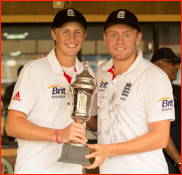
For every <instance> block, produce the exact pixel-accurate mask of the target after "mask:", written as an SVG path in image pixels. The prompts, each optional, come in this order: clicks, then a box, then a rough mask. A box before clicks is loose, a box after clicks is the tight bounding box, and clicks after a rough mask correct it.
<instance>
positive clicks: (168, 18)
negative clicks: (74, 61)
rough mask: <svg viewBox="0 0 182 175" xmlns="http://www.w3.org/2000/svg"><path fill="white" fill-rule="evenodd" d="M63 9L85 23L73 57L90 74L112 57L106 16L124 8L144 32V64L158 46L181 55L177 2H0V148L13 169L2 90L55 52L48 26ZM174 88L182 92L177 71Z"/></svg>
mask: <svg viewBox="0 0 182 175" xmlns="http://www.w3.org/2000/svg"><path fill="white" fill-rule="evenodd" d="M65 8H74V9H76V10H78V11H80V12H81V13H82V14H83V15H84V16H85V18H86V20H87V22H88V30H87V31H88V35H87V37H86V40H85V41H84V43H83V47H82V49H81V51H80V52H79V53H78V58H79V59H80V60H81V61H84V60H89V61H90V62H91V67H92V68H93V69H94V70H95V68H96V67H97V66H98V65H99V64H100V63H101V62H102V61H104V60H109V59H110V58H111V56H110V55H109V53H108V51H107V48H106V46H105V44H104V41H103V26H104V21H106V19H107V16H108V15H109V14H110V13H111V12H112V11H114V10H118V9H127V10H129V11H131V12H133V13H134V14H135V15H136V16H137V17H138V20H139V22H140V27H141V32H142V33H143V38H142V41H141V43H140V45H139V46H138V47H139V48H140V49H141V50H142V52H143V54H144V58H145V59H148V60H150V59H151V57H152V54H153V52H154V51H155V50H157V49H159V48H161V47H169V48H171V49H173V51H174V52H175V53H176V54H177V55H178V56H181V2H180V1H146V2H145V1H106V2H104V1H1V142H2V143H3V144H2V145H1V147H2V148H4V152H3V155H4V156H5V157H6V158H7V159H8V161H9V162H10V164H11V165H12V166H13V165H14V161H15V159H10V157H12V156H13V157H16V146H12V145H13V144H10V142H11V141H13V142H16V139H14V138H8V137H7V136H6V134H5V133H4V122H5V119H6V114H7V106H6V104H4V103H3V101H2V99H3V97H4V94H5V91H6V89H7V87H8V86H9V85H11V84H14V83H15V82H16V80H17V77H18V73H17V72H18V69H19V67H20V66H22V65H24V64H26V63H27V62H29V61H30V60H35V59H36V58H37V57H38V56H40V55H42V54H47V53H49V52H50V51H51V49H52V48H53V47H54V41H53V39H52V38H51V32H50V31H51V23H52V21H53V18H54V16H55V14H56V13H57V12H58V11H60V10H62V9H65ZM173 83H174V84H176V85H178V86H180V87H181V69H180V71H179V72H178V78H177V80H175V81H174V82H173ZM88 135H89V137H90V140H92V139H93V140H95V139H96V136H95V135H94V133H93V134H90V133H89V134H88ZM11 139H12V140H11ZM5 142H6V143H5ZM7 145H9V146H7ZM6 148H9V150H7V151H6ZM10 148H11V149H10ZM8 156H9V157H8ZM91 173H93V172H91Z"/></svg>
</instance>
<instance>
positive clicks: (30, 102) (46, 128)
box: [5, 9, 94, 174]
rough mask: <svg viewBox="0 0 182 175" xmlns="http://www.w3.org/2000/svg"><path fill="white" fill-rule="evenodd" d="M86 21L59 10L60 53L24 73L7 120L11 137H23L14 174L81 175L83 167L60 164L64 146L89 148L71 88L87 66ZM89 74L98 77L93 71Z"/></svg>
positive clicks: (71, 11)
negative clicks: (83, 57)
mask: <svg viewBox="0 0 182 175" xmlns="http://www.w3.org/2000/svg"><path fill="white" fill-rule="evenodd" d="M86 29H87V24H86V20H85V18H84V16H83V15H82V14H81V13H80V12H78V11H76V10H75V9H65V10H62V11H59V12H58V13H57V14H56V16H55V18H54V20H53V23H52V30H51V35H52V38H53V39H54V40H55V42H56V47H55V49H52V51H51V52H50V53H49V54H48V56H46V57H45V58H42V59H39V60H35V61H31V62H29V63H28V64H26V65H25V66H24V68H23V70H22V71H21V73H20V76H19V78H18V81H17V84H16V86H15V90H14V93H13V98H12V100H11V103H10V106H9V112H8V116H7V120H6V125H5V127H6V132H7V134H8V135H9V136H13V137H17V138H18V151H17V152H18V156H17V159H16V165H15V174H17V173H18V174H35V173H36V174H81V173H82V168H83V167H82V166H81V165H76V164H69V163H63V162H58V161H57V160H58V159H59V158H60V157H61V152H62V144H61V143H67V142H69V141H77V142H81V143H85V142H86V141H87V139H86V137H85V126H84V125H82V124H79V123H76V122H73V120H72V119H71V111H72V109H71V106H69V105H67V90H68V88H69V84H70V83H71V82H73V81H75V77H76V74H79V73H81V72H82V71H83V69H84V66H83V63H81V62H80V61H79V60H78V59H77V53H78V52H79V50H80V49H81V47H82V43H83V41H84V39H85V37H86V35H87V32H86ZM89 72H90V73H91V74H92V75H93V76H94V73H93V71H92V70H91V68H89Z"/></svg>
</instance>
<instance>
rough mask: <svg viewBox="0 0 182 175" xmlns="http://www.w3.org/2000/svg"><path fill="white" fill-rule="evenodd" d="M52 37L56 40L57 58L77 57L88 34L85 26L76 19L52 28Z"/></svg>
mask: <svg viewBox="0 0 182 175" xmlns="http://www.w3.org/2000/svg"><path fill="white" fill-rule="evenodd" d="M51 35H52V38H53V39H54V40H55V41H56V56H57V58H58V59H59V58H61V59H62V58H66V59H75V58H76V55H77V53H78V52H79V51H80V49H81V47H82V43H83V41H84V39H85V37H86V35H87V32H86V31H85V28H84V27H83V26H82V24H80V23H79V22H76V21H71V22H67V23H65V24H63V25H62V26H61V27H59V28H56V29H55V30H51Z"/></svg>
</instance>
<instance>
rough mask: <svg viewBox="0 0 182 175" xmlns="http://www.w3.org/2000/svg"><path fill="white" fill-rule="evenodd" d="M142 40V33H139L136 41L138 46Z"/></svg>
mask: <svg viewBox="0 0 182 175" xmlns="http://www.w3.org/2000/svg"><path fill="white" fill-rule="evenodd" d="M141 40H142V33H139V34H138V36H137V39H136V46H138V45H139V44H140V41H141Z"/></svg>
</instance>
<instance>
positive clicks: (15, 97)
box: [13, 91, 21, 101]
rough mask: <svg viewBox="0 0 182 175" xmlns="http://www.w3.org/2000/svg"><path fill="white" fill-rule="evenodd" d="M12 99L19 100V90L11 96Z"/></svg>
mask: <svg viewBox="0 0 182 175" xmlns="http://www.w3.org/2000/svg"><path fill="white" fill-rule="evenodd" d="M13 100H17V101H21V99H20V92H19V91H18V92H17V93H16V95H15V96H14V97H13Z"/></svg>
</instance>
